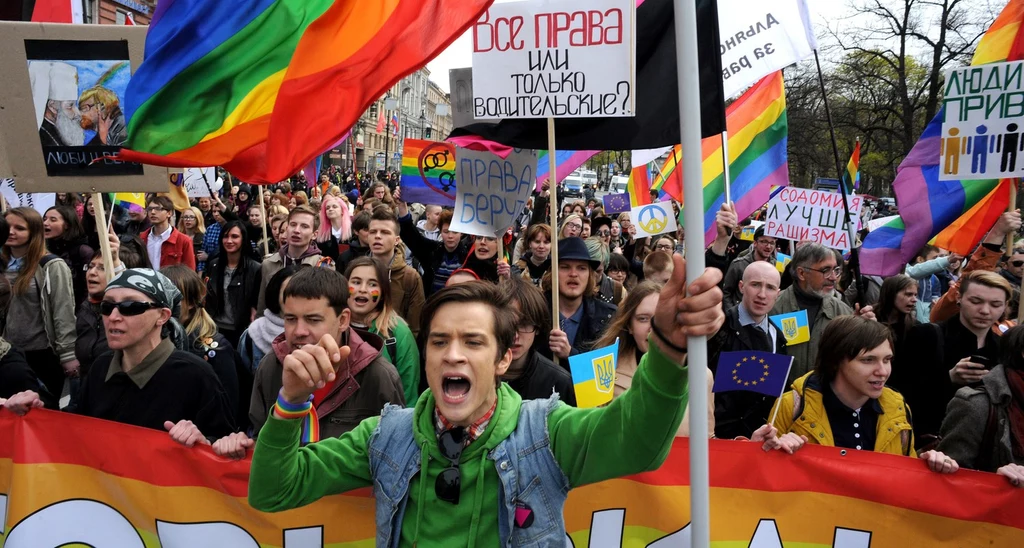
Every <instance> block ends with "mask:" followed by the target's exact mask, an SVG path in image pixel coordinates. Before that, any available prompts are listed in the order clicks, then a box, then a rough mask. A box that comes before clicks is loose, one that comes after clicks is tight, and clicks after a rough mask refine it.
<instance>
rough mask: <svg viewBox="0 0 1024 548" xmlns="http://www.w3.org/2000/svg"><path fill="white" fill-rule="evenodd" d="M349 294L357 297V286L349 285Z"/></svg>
mask: <svg viewBox="0 0 1024 548" xmlns="http://www.w3.org/2000/svg"><path fill="white" fill-rule="evenodd" d="M348 294H349V295H355V294H356V286H354V285H352V284H348Z"/></svg>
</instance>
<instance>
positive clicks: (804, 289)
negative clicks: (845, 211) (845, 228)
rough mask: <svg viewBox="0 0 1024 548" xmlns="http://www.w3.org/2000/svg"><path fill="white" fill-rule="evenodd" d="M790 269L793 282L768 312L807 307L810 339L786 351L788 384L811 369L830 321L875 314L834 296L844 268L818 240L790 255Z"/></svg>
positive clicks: (867, 308)
mask: <svg viewBox="0 0 1024 548" xmlns="http://www.w3.org/2000/svg"><path fill="white" fill-rule="evenodd" d="M755 241H757V240H756V238H755ZM730 268H731V267H730ZM791 268H792V271H793V285H791V286H789V287H788V288H786V290H785V291H783V292H782V293H780V294H779V300H777V301H776V302H775V306H774V307H772V311H771V313H770V314H769V315H770V316H776V315H779V314H788V313H790V312H797V311H799V310H806V311H807V322H808V328H809V330H810V332H811V340H810V341H808V342H805V343H799V344H791V345H790V346H789V347H788V352H787V353H788V354H789V355H790V356H793V367H792V369H790V371H789V379H788V381H787V382H788V383H792V382H793V381H794V380H796V379H799V378H800V377H802V376H804V375H805V374H807V373H808V372H809V371H810V370H812V369H814V360H815V358H816V357H817V356H818V342H819V341H820V340H821V334H822V333H824V332H825V327H827V326H828V323H829V322H830V321H832V320H834V319H836V318H837V317H839V316H846V315H849V314H857V315H859V316H863V317H865V318H867V319H869V320H874V319H875V313H874V311H873V310H872V308H871V307H870V306H865V307H864V308H860V307H859V306H858V307H857V309H856V310H854V309H853V308H850V306H849V305H847V304H846V303H844V302H843V301H842V299H840V298H839V297H836V296H835V288H836V283H838V281H839V276H840V275H841V274H842V273H843V268H842V267H841V266H838V265H837V264H836V254H835V253H834V252H833V251H832V250H831V249H829V248H827V247H825V246H823V245H821V244H817V243H805V244H803V245H802V246H801V247H800V248H798V249H797V250H796V253H795V254H794V255H793V263H792V265H791ZM730 272H731V269H730Z"/></svg>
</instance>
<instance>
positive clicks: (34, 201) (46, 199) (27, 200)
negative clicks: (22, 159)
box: [0, 179, 57, 215]
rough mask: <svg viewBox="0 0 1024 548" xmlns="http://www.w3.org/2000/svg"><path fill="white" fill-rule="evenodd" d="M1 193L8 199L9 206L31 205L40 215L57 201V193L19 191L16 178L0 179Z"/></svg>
mask: <svg viewBox="0 0 1024 548" xmlns="http://www.w3.org/2000/svg"><path fill="white" fill-rule="evenodd" d="M0 194H3V196H4V199H5V200H7V207H8V208H15V207H31V208H32V209H35V210H36V211H38V212H39V214H40V215H45V214H46V210H47V209H50V208H51V207H53V206H54V205H56V203H57V195H56V194H54V193H52V192H32V193H28V192H18V190H17V188H15V186H14V179H0Z"/></svg>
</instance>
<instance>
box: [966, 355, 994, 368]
mask: <svg viewBox="0 0 1024 548" xmlns="http://www.w3.org/2000/svg"><path fill="white" fill-rule="evenodd" d="M971 362H973V363H976V364H978V365H981V366H984V367H985V369H992V367H994V366H995V364H994V363H992V360H991V359H989V358H987V357H985V356H982V355H980V354H974V355H972V356H971Z"/></svg>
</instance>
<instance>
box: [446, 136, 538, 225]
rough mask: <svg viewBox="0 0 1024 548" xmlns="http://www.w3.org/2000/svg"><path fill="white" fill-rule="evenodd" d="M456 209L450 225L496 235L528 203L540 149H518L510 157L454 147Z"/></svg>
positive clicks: (520, 212) (513, 220)
mask: <svg viewBox="0 0 1024 548" xmlns="http://www.w3.org/2000/svg"><path fill="white" fill-rule="evenodd" d="M455 161H456V164H457V166H456V169H455V211H454V212H453V215H452V224H451V229H452V230H453V231H455V232H461V233H463V234H473V235H476V236H488V237H492V238H493V237H496V236H497V235H499V234H502V233H503V232H505V230H507V229H508V228H509V227H511V226H512V224H513V223H514V222H515V220H516V218H517V217H518V216H519V215H520V214H522V212H523V209H524V208H525V207H526V200H528V199H529V198H530V193H531V192H532V191H533V187H534V181H535V180H536V178H537V151H536V150H527V149H516V150H514V151H513V152H512V154H509V156H508V158H504V159H502V158H500V157H498V156H497V155H495V154H491V153H490V152H478V151H475V150H469V149H466V148H456V149H455Z"/></svg>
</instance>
